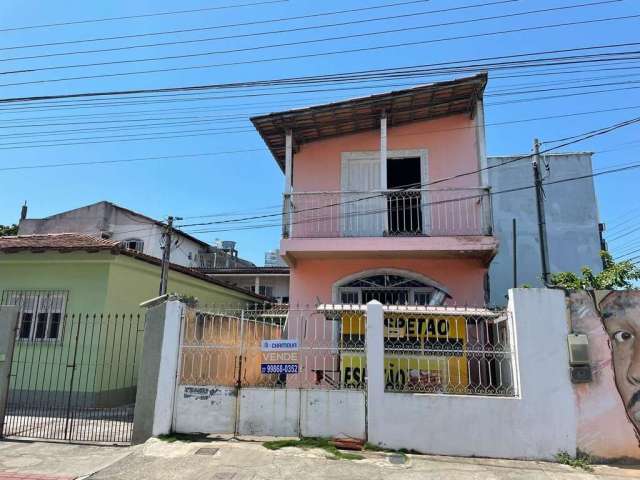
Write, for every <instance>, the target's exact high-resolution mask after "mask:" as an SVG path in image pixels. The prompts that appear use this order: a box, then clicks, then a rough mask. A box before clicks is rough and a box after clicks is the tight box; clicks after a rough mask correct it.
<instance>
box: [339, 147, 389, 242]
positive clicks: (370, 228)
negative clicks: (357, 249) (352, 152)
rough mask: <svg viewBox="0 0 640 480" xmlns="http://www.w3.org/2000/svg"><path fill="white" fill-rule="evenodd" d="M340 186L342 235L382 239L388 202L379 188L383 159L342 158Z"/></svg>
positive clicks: (374, 157) (375, 157)
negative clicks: (379, 237) (381, 160)
mask: <svg viewBox="0 0 640 480" xmlns="http://www.w3.org/2000/svg"><path fill="white" fill-rule="evenodd" d="M341 186H342V192H343V193H342V199H341V200H342V202H343V203H342V208H341V212H342V213H341V215H342V235H343V236H346V237H366V236H380V235H382V234H383V233H384V225H385V218H386V215H387V208H386V206H387V200H386V197H385V196H384V195H382V192H381V187H380V157H379V156H378V155H375V156H370V157H355V158H343V160H342V179H341Z"/></svg>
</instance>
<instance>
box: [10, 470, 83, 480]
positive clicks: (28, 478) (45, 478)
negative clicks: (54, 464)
mask: <svg viewBox="0 0 640 480" xmlns="http://www.w3.org/2000/svg"><path fill="white" fill-rule="evenodd" d="M73 479H74V477H53V476H51V475H38V474H35V473H34V474H29V473H2V472H0V480H73Z"/></svg>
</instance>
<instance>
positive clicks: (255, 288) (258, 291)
mask: <svg viewBox="0 0 640 480" xmlns="http://www.w3.org/2000/svg"><path fill="white" fill-rule="evenodd" d="M253 288H254V292H255V293H260V276H259V275H256V280H255V282H254V287H253Z"/></svg>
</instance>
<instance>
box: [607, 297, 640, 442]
mask: <svg viewBox="0 0 640 480" xmlns="http://www.w3.org/2000/svg"><path fill="white" fill-rule="evenodd" d="M634 293H636V292H611V293H610V294H609V295H607V296H606V297H605V298H604V299H603V300H602V301H601V302H600V304H599V307H600V308H599V310H600V315H601V318H602V322H603V324H604V328H605V330H606V332H607V335H608V336H609V342H610V347H611V351H612V359H613V371H614V376H615V383H616V386H617V388H618V392H619V393H620V397H621V398H622V401H623V403H624V407H625V410H626V412H627V415H628V416H629V419H630V420H631V422H632V423H633V425H634V427H635V430H636V434H637V435H640V297H639V296H638V295H637V294H635V295H634Z"/></svg>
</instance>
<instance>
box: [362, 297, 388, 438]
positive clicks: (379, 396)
mask: <svg viewBox="0 0 640 480" xmlns="http://www.w3.org/2000/svg"><path fill="white" fill-rule="evenodd" d="M365 339H366V340H365V341H366V343H365V349H366V355H367V419H366V421H367V436H368V439H369V442H371V443H376V442H377V441H381V440H382V438H383V436H382V429H383V427H384V401H383V400H384V383H385V380H384V312H383V311H382V304H381V303H380V302H378V301H377V300H371V301H370V302H369V303H367V329H366V335H365Z"/></svg>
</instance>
